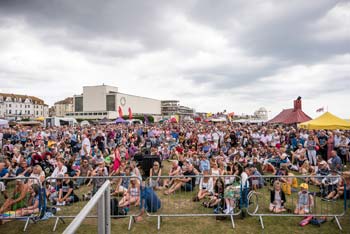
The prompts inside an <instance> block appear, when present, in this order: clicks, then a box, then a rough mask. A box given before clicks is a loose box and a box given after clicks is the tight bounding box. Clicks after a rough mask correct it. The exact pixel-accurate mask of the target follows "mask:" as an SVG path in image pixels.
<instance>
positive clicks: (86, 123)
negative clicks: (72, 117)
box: [80, 120, 90, 127]
mask: <svg viewBox="0 0 350 234" xmlns="http://www.w3.org/2000/svg"><path fill="white" fill-rule="evenodd" d="M80 126H82V127H88V126H90V123H89V121H87V120H84V121H82V122H81V123H80Z"/></svg>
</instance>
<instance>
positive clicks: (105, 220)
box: [63, 180, 111, 234]
mask: <svg viewBox="0 0 350 234" xmlns="http://www.w3.org/2000/svg"><path fill="white" fill-rule="evenodd" d="M110 184H111V182H110V181H109V180H106V181H105V182H104V184H103V185H102V186H101V188H99V190H98V191H97V193H96V194H95V195H94V196H93V197H92V198H91V200H90V201H89V202H88V203H87V204H86V205H85V207H84V208H83V209H82V210H81V211H80V213H79V214H78V215H77V216H76V217H75V218H74V220H73V221H72V222H71V223H70V224H69V226H68V227H67V228H66V229H65V230H64V232H63V234H74V233H75V231H76V230H77V229H78V228H79V226H80V225H81V223H82V222H83V221H84V219H85V218H86V217H87V216H88V215H89V213H90V211H91V210H92V209H93V208H94V206H95V205H96V204H97V207H98V208H97V209H98V233H99V234H110V233H111V214H110V210H111V207H110Z"/></svg>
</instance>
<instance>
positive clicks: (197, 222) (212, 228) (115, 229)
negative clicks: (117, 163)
mask: <svg viewBox="0 0 350 234" xmlns="http://www.w3.org/2000/svg"><path fill="white" fill-rule="evenodd" d="M168 168H169V164H168V163H166V165H165V167H164V170H163V174H166V173H167V171H168ZM310 189H311V190H313V189H316V188H314V187H311V188H310ZM88 190H89V188H87V187H83V188H81V189H80V191H79V195H81V194H82V193H86V192H87V191H88ZM259 192H261V195H260V196H259V198H260V200H259V205H260V208H259V212H264V213H269V212H268V204H269V193H268V189H267V188H264V189H262V190H260V191H259ZM195 194H196V192H192V193H180V192H178V193H175V194H174V195H172V196H171V197H170V196H165V195H162V193H161V192H159V196H160V198H161V200H162V205H163V206H162V209H161V211H160V212H163V213H167V214H174V213H176V212H178V211H179V210H181V211H182V212H189V213H208V212H209V213H210V212H211V210H210V209H206V208H203V207H202V206H201V205H200V204H201V203H194V202H192V197H193V196H194V195H195ZM295 199H296V195H295V194H293V195H291V196H288V198H287V200H288V201H287V207H290V208H293V207H294V205H293V203H294V201H295ZM316 203H318V206H317V207H318V211H320V210H322V212H323V213H327V214H334V212H339V211H341V209H342V202H341V201H338V202H336V203H331V202H321V201H320V199H319V198H317V199H316ZM85 204H86V202H79V203H77V204H74V205H72V206H68V207H61V209H62V210H61V211H60V212H59V214H60V215H63V214H65V215H69V214H78V213H79V211H80V209H81V208H82V207H83V206H84V205H85ZM95 212H96V211H95V210H94V211H93V212H92V214H94V213H95ZM136 212H137V208H136V207H132V208H131V211H130V213H132V214H135V213H136ZM301 219H302V218H300V217H265V218H264V225H265V229H264V230H262V229H261V226H260V223H259V219H258V217H247V218H245V219H241V218H240V217H235V219H234V220H235V225H236V228H235V229H232V226H231V221H230V219H229V218H228V219H226V220H223V221H217V220H216V219H215V217H190V218H185V217H176V218H163V219H162V223H161V229H160V231H159V232H158V233H169V234H172V233H174V234H178V233H190V234H194V233H204V234H205V233H208V234H209V233H220V234H224V233H278V234H280V233H281V234H286V233H310V234H322V233H350V221H349V220H350V212H349V211H348V212H347V214H346V215H345V216H344V217H340V218H339V220H340V223H341V225H342V227H343V231H342V232H341V231H339V229H338V227H337V225H336V223H335V221H332V220H331V219H329V221H328V222H326V223H325V224H323V225H322V226H321V227H320V228H319V227H316V226H313V225H311V224H310V225H308V226H306V227H300V226H299V225H298V224H299V222H300V220H301ZM65 221H66V224H62V223H61V222H60V223H59V225H58V228H57V230H56V233H62V231H63V230H64V229H65V228H66V227H67V225H68V224H69V222H71V219H65ZM54 222H55V220H54V219H50V220H49V221H40V222H39V223H37V224H30V225H29V227H28V230H27V233H33V234H39V233H54V232H52V228H53V226H54ZM128 222H129V219H127V218H123V219H112V233H157V218H156V217H146V218H145V220H144V221H143V222H140V223H135V224H133V226H132V229H131V231H130V232H128V231H127V228H128ZM24 224H25V222H23V221H13V222H10V223H6V224H4V225H1V226H0V233H9V234H12V233H20V232H22V230H23V227H24ZM96 232H97V221H96V220H95V219H86V220H85V221H84V224H83V225H81V227H80V228H79V230H78V231H77V233H84V234H89V233H96Z"/></svg>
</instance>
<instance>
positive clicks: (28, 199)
mask: <svg viewBox="0 0 350 234" xmlns="http://www.w3.org/2000/svg"><path fill="white" fill-rule="evenodd" d="M20 186H23V187H20ZM34 187H36V188H35V190H36V191H34ZM0 188H1V190H3V191H1V192H2V193H3V196H1V197H3V198H1V197H0V204H1V208H0V214H1V216H0V219H1V220H2V222H9V221H11V220H26V222H25V225H24V228H23V231H26V230H27V228H28V225H29V223H30V222H31V221H32V222H34V223H35V222H37V220H39V219H40V215H41V211H42V209H43V206H44V200H45V199H44V195H43V194H42V191H43V190H42V184H41V181H40V180H39V178H37V177H8V178H1V179H0ZM22 189H24V190H25V191H24V192H23V193H25V196H22V191H21V190H22ZM34 192H35V193H34ZM5 193H6V194H7V196H8V199H4V196H5V195H4V194H5ZM33 194H35V196H33ZM13 200H18V201H17V202H15V203H13ZM29 203H30V204H29Z"/></svg>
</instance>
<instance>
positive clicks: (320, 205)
mask: <svg viewBox="0 0 350 234" xmlns="http://www.w3.org/2000/svg"><path fill="white" fill-rule="evenodd" d="M327 178H328V179H337V178H338V179H342V178H341V177H339V176H334V177H332V176H328V177H327ZM323 179H325V177H320V176H250V177H249V178H248V181H249V184H250V189H251V191H250V192H249V194H248V195H247V199H248V204H249V205H248V208H247V212H248V214H249V215H250V216H255V217H259V220H260V224H261V227H262V228H263V229H264V222H263V217H305V216H310V217H311V216H312V217H333V218H334V220H335V221H336V223H337V225H338V227H339V229H340V230H342V227H341V225H340V222H339V220H338V217H340V216H344V215H345V212H346V209H347V204H346V193H344V200H343V204H340V203H339V202H333V201H332V202H331V201H328V200H326V199H324V198H322V199H321V197H322V196H323V195H324V194H329V193H330V192H332V191H334V190H335V186H337V185H331V184H330V183H328V184H327V183H324V181H323V183H322V180H323ZM257 181H262V182H263V184H264V185H263V186H260V185H261V183H259V182H257ZM311 181H313V182H316V181H319V183H320V184H321V185H320V187H319V186H315V185H311ZM302 183H304V184H306V185H307V186H305V185H302V187H308V189H303V190H304V191H307V192H304V193H303V192H301V191H300V189H301V188H300V187H301V184H302ZM316 183H317V182H316ZM247 184H248V182H247V183H246V187H248V186H247ZM256 185H258V186H256ZM253 186H254V187H255V188H252V187H253ZM274 186H276V187H279V188H277V190H276V191H283V194H282V192H275V189H274ZM343 189H344V191H346V183H345V181H344V186H343ZM276 193H278V194H279V195H277V196H276V195H275V194H276ZM304 194H306V195H304ZM267 197H268V198H270V199H267ZM282 197H285V198H282ZM283 199H284V200H283ZM276 201H277V202H276ZM305 202H306V203H305ZM303 204H304V205H303ZM293 208H294V209H293Z"/></svg>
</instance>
